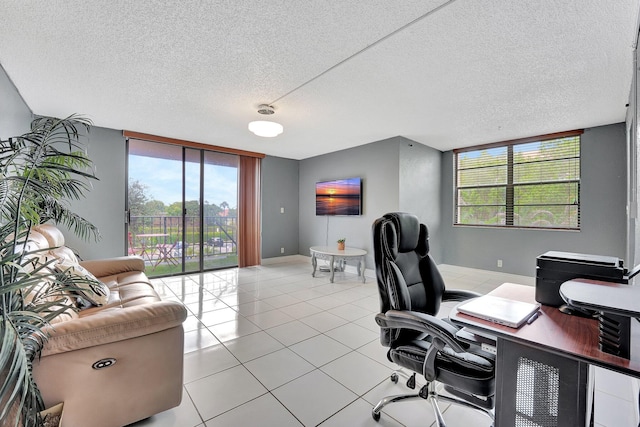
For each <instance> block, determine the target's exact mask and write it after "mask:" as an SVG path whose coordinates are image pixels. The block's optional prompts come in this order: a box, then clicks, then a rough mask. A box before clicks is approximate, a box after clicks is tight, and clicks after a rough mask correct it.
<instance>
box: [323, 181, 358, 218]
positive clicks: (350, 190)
mask: <svg viewBox="0 0 640 427" xmlns="http://www.w3.org/2000/svg"><path fill="white" fill-rule="evenodd" d="M316 215H362V179H360V178H347V179H336V180H333V181H321V182H316Z"/></svg>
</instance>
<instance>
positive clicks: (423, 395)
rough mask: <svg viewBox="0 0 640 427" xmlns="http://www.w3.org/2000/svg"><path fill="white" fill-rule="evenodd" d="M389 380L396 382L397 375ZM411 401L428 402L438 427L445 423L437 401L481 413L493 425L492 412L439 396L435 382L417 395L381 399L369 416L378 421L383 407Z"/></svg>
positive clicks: (442, 426)
mask: <svg viewBox="0 0 640 427" xmlns="http://www.w3.org/2000/svg"><path fill="white" fill-rule="evenodd" d="M394 376H395V380H394ZM391 380H392V381H393V382H397V374H396V373H395V372H394V373H393V374H392V375H391ZM411 399H425V400H427V401H429V403H431V407H432V408H433V412H434V415H435V417H436V426H438V427H447V425H446V423H445V422H444V418H443V417H442V412H441V411H440V408H439V407H438V400H440V401H443V402H447V403H452V404H455V405H460V406H464V407H467V408H470V409H474V410H477V411H480V412H481V413H483V414H484V415H486V416H487V417H489V418H490V419H491V421H492V425H493V421H494V413H493V410H491V409H485V408H483V407H481V406H477V405H474V404H472V403H469V402H467V401H465V400H462V399H458V398H455V397H449V396H443V395H439V394H438V393H437V391H436V383H435V382H430V383H427V384H426V385H425V386H423V387H422V388H421V389H420V391H419V392H418V393H417V394H400V395H396V396H388V397H385V398H383V399H382V400H381V401H380V402H378V404H377V405H376V406H374V407H373V409H372V411H371V416H372V417H373V419H374V420H375V421H379V420H380V415H381V414H380V412H381V411H382V408H384V407H385V406H387V405H388V404H390V403H393V402H399V401H402V400H411Z"/></svg>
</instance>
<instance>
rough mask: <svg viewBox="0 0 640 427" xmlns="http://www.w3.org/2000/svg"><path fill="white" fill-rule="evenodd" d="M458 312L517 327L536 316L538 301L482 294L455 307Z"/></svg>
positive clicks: (538, 306) (538, 307)
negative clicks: (529, 301) (524, 300)
mask: <svg viewBox="0 0 640 427" xmlns="http://www.w3.org/2000/svg"><path fill="white" fill-rule="evenodd" d="M456 308H457V309H458V311H459V312H460V313H464V314H468V315H470V316H474V317H478V318H480V319H483V320H487V321H489V322H493V323H497V324H500V325H505V326H509V327H511V328H519V327H520V326H522V325H523V324H524V323H525V322H527V320H529V319H530V318H532V319H533V317H532V316H537V312H538V310H539V309H540V304H539V303H528V302H522V301H515V300H510V299H506V298H500V297H494V296H493V295H483V296H481V297H478V298H474V299H472V300H469V301H467V302H465V303H462V304H460V305H459V306H457V307H456Z"/></svg>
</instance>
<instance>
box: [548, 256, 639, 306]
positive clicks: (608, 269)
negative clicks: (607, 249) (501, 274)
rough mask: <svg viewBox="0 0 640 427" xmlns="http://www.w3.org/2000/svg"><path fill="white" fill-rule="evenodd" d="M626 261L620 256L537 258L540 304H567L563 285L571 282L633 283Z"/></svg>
mask: <svg viewBox="0 0 640 427" xmlns="http://www.w3.org/2000/svg"><path fill="white" fill-rule="evenodd" d="M623 264H624V261H623V260H622V259H620V258H617V257H612V256H602V255H588V254H577V253H572V252H558V251H549V252H545V253H543V254H542V255H539V256H538V257H537V258H536V301H538V302H539V303H541V304H545V305H550V306H554V307H559V306H561V305H563V304H565V302H564V300H563V299H562V297H561V296H560V292H559V289H560V285H562V284H563V283H564V282H566V281H567V280H571V279H577V278H581V279H591V280H602V281H606V282H615V283H629V276H628V275H627V270H626V269H625V268H624V266H623Z"/></svg>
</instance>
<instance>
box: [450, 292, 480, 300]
mask: <svg viewBox="0 0 640 427" xmlns="http://www.w3.org/2000/svg"><path fill="white" fill-rule="evenodd" d="M480 296H482V294H479V293H477V292H473V291H465V290H463V289H451V290H449V289H447V290H445V291H444V294H443V295H442V301H466V300H468V299H471V298H477V297H480Z"/></svg>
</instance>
